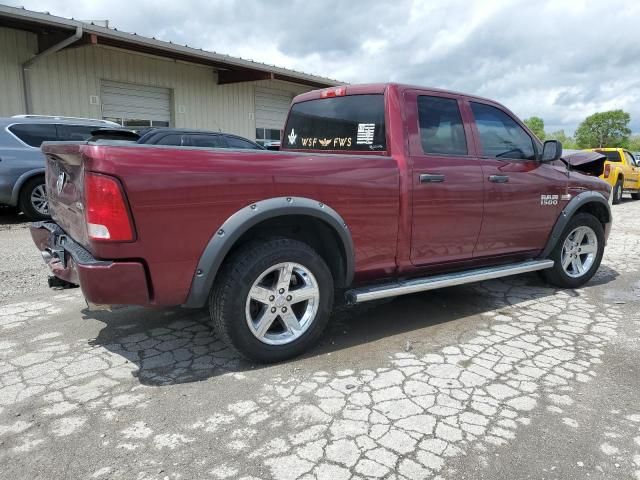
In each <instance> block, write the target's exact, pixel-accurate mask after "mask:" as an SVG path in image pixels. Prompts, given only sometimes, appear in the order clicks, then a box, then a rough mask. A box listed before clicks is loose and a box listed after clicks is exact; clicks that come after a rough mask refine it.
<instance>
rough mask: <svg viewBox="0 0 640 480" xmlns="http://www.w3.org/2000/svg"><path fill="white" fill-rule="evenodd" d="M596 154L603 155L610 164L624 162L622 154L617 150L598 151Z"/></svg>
mask: <svg viewBox="0 0 640 480" xmlns="http://www.w3.org/2000/svg"><path fill="white" fill-rule="evenodd" d="M596 152H598V153H601V154H603V155H604V156H605V157H607V160H608V161H610V162H622V159H621V158H620V152H618V151H617V150H596Z"/></svg>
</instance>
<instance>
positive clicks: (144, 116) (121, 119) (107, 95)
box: [100, 80, 171, 127]
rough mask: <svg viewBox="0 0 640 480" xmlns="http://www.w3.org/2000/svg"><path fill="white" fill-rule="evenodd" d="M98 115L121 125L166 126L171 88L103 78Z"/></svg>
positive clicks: (168, 117) (169, 118)
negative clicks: (100, 113) (100, 114)
mask: <svg viewBox="0 0 640 480" xmlns="http://www.w3.org/2000/svg"><path fill="white" fill-rule="evenodd" d="M100 97H101V99H102V117H103V118H105V119H108V120H114V121H117V122H118V123H121V124H122V125H125V126H131V127H133V126H140V127H145V126H147V127H148V126H169V125H170V124H171V90H170V89H168V88H160V87H150V86H148V85H135V84H132V83H119V82H112V81H108V80H103V81H102V83H101V86H100Z"/></svg>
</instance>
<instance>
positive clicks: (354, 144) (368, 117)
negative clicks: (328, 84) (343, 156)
mask: <svg viewBox="0 0 640 480" xmlns="http://www.w3.org/2000/svg"><path fill="white" fill-rule="evenodd" d="M282 146H283V147H284V148H290V149H308V150H348V151H362V152H370V151H384V150H386V148H387V143H386V135H385V122H384V96H383V95H381V94H376V95H351V96H344V97H330V98H321V99H317V100H309V101H306V102H300V103H295V104H294V105H293V106H292V107H291V111H290V112H289V118H288V120H287V125H286V127H285V130H284V138H283V142H282Z"/></svg>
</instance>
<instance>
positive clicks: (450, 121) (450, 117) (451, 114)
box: [418, 95, 467, 155]
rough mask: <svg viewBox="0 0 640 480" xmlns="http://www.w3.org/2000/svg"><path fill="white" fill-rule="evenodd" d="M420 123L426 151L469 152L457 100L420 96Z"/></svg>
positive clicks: (456, 153)
mask: <svg viewBox="0 0 640 480" xmlns="http://www.w3.org/2000/svg"><path fill="white" fill-rule="evenodd" d="M418 123H419V126H420V139H421V141H422V151H423V152H424V153H436V154H445V155H466V154H467V140H466V137H465V134H464V126H463V124H462V117H461V116H460V109H459V108H458V101H457V100H455V99H453V98H443V97H430V96H425V95H421V96H419V97H418Z"/></svg>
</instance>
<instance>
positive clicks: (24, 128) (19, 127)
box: [9, 123, 58, 147]
mask: <svg viewBox="0 0 640 480" xmlns="http://www.w3.org/2000/svg"><path fill="white" fill-rule="evenodd" d="M9 131H10V132H11V133H13V134H14V135H15V136H16V137H18V138H19V139H20V140H22V141H23V142H24V143H26V144H27V145H29V146H31V147H40V145H42V142H55V141H56V140H58V134H57V132H56V126H55V125H54V124H53V123H17V124H15V125H11V126H10V127H9Z"/></svg>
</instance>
